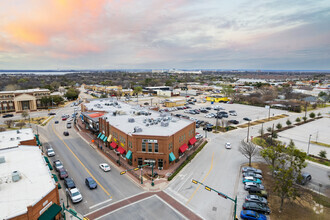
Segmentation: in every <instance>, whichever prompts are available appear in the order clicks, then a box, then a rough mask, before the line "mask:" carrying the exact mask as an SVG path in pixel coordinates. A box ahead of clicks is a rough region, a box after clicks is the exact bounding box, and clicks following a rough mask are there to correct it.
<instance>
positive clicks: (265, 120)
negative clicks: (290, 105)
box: [237, 114, 289, 128]
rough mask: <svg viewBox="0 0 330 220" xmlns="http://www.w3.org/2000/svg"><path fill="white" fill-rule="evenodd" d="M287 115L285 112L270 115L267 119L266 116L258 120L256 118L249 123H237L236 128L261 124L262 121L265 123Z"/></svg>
mask: <svg viewBox="0 0 330 220" xmlns="http://www.w3.org/2000/svg"><path fill="white" fill-rule="evenodd" d="M288 116H289V115H286V114H282V115H277V116H273V117H270V118H269V119H268V118H265V119H259V120H256V121H252V122H250V123H245V124H242V125H238V126H237V127H238V128H247V127H248V126H254V125H258V124H262V123H265V122H268V121H273V120H277V119H280V118H285V117H288ZM249 124H250V125H249Z"/></svg>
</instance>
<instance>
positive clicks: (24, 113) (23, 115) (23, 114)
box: [22, 111, 29, 120]
mask: <svg viewBox="0 0 330 220" xmlns="http://www.w3.org/2000/svg"><path fill="white" fill-rule="evenodd" d="M22 117H23V118H24V119H25V120H26V118H27V117H29V112H28V111H22Z"/></svg>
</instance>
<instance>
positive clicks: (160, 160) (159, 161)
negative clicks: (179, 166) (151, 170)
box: [158, 159, 163, 169]
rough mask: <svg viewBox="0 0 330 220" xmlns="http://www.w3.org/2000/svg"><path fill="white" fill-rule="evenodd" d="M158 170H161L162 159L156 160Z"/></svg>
mask: <svg viewBox="0 0 330 220" xmlns="http://www.w3.org/2000/svg"><path fill="white" fill-rule="evenodd" d="M158 169H163V159H158Z"/></svg>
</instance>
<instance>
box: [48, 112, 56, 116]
mask: <svg viewBox="0 0 330 220" xmlns="http://www.w3.org/2000/svg"><path fill="white" fill-rule="evenodd" d="M48 115H49V116H50V115H56V113H55V112H49V113H48Z"/></svg>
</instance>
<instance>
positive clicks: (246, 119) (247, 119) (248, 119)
mask: <svg viewBox="0 0 330 220" xmlns="http://www.w3.org/2000/svg"><path fill="white" fill-rule="evenodd" d="M243 120H245V121H252V120H251V118H247V117H245V118H243Z"/></svg>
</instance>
